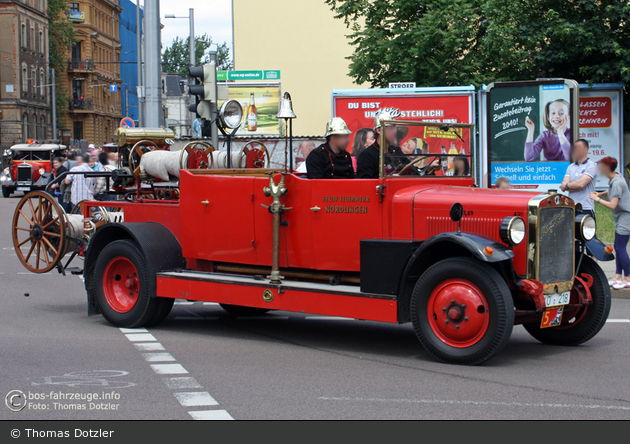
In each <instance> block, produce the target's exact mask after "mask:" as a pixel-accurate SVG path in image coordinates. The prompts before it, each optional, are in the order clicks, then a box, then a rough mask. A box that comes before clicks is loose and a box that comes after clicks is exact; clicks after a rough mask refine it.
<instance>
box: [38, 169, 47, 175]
mask: <svg viewBox="0 0 630 444" xmlns="http://www.w3.org/2000/svg"><path fill="white" fill-rule="evenodd" d="M45 172H46V170H45V169H43V168H40V169H39V175H40V176H41V175H42V174H44V173H45Z"/></svg>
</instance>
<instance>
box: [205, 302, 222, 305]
mask: <svg viewBox="0 0 630 444" xmlns="http://www.w3.org/2000/svg"><path fill="white" fill-rule="evenodd" d="M203 305H219V303H218V302H204V303H203Z"/></svg>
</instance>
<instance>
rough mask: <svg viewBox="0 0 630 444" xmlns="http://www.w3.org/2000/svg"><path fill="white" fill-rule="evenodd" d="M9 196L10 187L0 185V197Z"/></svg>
mask: <svg viewBox="0 0 630 444" xmlns="http://www.w3.org/2000/svg"><path fill="white" fill-rule="evenodd" d="M9 196H11V188H9V187H2V197H9Z"/></svg>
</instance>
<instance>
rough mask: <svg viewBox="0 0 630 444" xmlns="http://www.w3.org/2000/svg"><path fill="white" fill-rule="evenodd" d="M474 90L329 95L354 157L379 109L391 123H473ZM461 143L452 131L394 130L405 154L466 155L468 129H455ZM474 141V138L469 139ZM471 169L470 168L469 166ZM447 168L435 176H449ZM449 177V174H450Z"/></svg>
mask: <svg viewBox="0 0 630 444" xmlns="http://www.w3.org/2000/svg"><path fill="white" fill-rule="evenodd" d="M473 107H474V88H473V87H445V88H416V89H412V90H407V91H405V93H401V91H400V89H396V90H390V89H380V90H379V89H369V90H335V91H334V92H333V117H341V118H342V119H343V120H344V121H345V122H346V124H347V125H348V128H349V129H350V131H352V135H351V136H350V137H351V141H350V146H349V147H348V152H350V153H351V154H354V153H356V152H360V151H361V150H362V149H365V148H366V147H365V146H363V145H365V143H363V144H362V142H363V139H365V137H363V134H364V132H365V131H367V130H371V129H372V128H374V119H375V118H376V115H377V114H378V112H379V111H380V110H386V111H388V112H389V113H390V114H391V116H392V117H393V118H394V120H405V121H419V122H441V123H473V121H474V108H473ZM459 133H460V135H461V136H463V138H464V140H465V141H466V142H465V143H464V142H462V141H461V140H460V139H459V138H458V137H457V136H456V135H455V134H454V133H453V132H452V131H450V132H444V131H440V130H438V129H437V128H435V127H421V126H406V125H401V126H399V127H398V131H397V134H398V145H399V146H400V147H401V149H402V151H403V152H404V153H406V154H413V153H417V154H426V153H432V154H466V155H470V154H471V153H470V152H469V151H470V147H474V146H475V141H474V140H471V137H473V136H472V135H471V134H470V131H469V130H467V129H466V130H464V132H462V130H459ZM473 139H474V137H473ZM471 166H472V165H471ZM452 168H453V166H452V158H449V165H448V166H446V165H445V168H443V171H442V172H438V174H446V175H448V174H449V171H450V170H451V169H452ZM451 174H452V172H451Z"/></svg>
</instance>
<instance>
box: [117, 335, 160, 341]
mask: <svg viewBox="0 0 630 444" xmlns="http://www.w3.org/2000/svg"><path fill="white" fill-rule="evenodd" d="M125 336H127V339H129V340H130V341H131V342H145V341H147V342H148V341H157V339H155V336H153V335H152V334H151V333H131V334H126V335H125Z"/></svg>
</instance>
